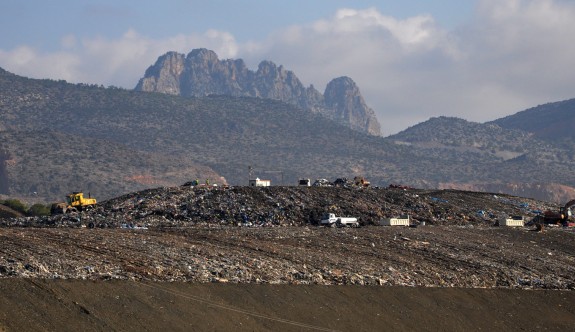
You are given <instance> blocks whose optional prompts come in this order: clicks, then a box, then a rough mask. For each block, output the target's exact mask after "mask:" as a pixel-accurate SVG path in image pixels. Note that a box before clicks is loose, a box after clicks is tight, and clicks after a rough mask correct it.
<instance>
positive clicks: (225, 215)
mask: <svg viewBox="0 0 575 332" xmlns="http://www.w3.org/2000/svg"><path fill="white" fill-rule="evenodd" d="M549 209H551V210H557V209H558V207H556V206H553V205H552V204H548V203H545V202H540V201H535V200H532V199H525V198H518V197H513V196H507V195H496V194H490V193H477V192H463V191H455V190H417V189H411V190H404V189H393V188H361V187H355V186H352V187H345V186H344V187H299V186H298V187H229V188H223V187H209V186H196V187H193V186H180V187H174V188H156V189H149V190H145V191H140V192H135V193H131V194H128V195H124V196H121V197H118V198H115V199H112V200H109V201H106V202H103V203H101V204H99V205H98V206H97V207H96V208H95V209H93V210H90V211H85V212H82V213H71V214H63V215H55V216H50V217H42V218H19V219H3V220H0V226H2V225H4V226H35V227H65V226H70V227H82V226H84V227H89V228H108V227H115V228H120V227H122V226H124V227H136V226H140V227H143V226H145V227H160V226H161V227H181V226H194V225H205V224H211V225H234V226H262V227H266V226H303V225H318V223H319V220H320V218H321V216H322V215H323V214H324V213H326V212H331V213H335V214H336V215H338V216H344V217H345V216H353V217H357V218H358V219H359V222H360V224H361V225H363V226H365V225H374V224H379V221H380V220H381V219H382V218H393V217H397V216H401V215H409V216H410V217H411V219H412V220H413V222H414V224H416V225H417V224H421V223H425V224H426V225H474V226H493V225H495V224H496V222H497V219H498V218H501V217H505V216H512V215H522V216H525V218H526V220H530V219H532V218H533V217H535V216H536V215H537V213H540V211H545V210H549Z"/></svg>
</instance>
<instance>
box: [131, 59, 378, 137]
mask: <svg viewBox="0 0 575 332" xmlns="http://www.w3.org/2000/svg"><path fill="white" fill-rule="evenodd" d="M136 90H137V91H147V92H161V93H167V94H172V95H180V96H184V97H204V96H208V95H226V96H234V97H256V98H266V99H274V100H280V101H283V102H286V103H289V104H292V105H296V106H298V107H300V108H302V109H304V110H309V111H312V112H317V113H320V114H323V115H325V116H326V117H328V118H330V119H332V120H336V121H338V122H340V123H342V124H344V125H346V126H349V127H350V128H352V129H354V130H358V131H361V132H365V133H368V134H371V135H377V136H380V135H381V129H380V124H379V122H378V120H377V118H376V116H375V113H374V111H373V110H372V109H371V108H369V107H368V106H367V104H366V103H365V100H364V99H363V97H362V95H361V93H360V91H359V88H358V87H357V85H356V84H355V82H354V81H353V80H352V79H351V78H349V77H345V76H344V77H339V78H335V79H333V80H331V81H330V82H329V83H328V84H327V86H326V88H325V92H324V94H321V93H320V92H319V91H317V90H316V89H315V88H314V87H313V85H311V86H309V87H304V85H303V84H302V83H301V81H300V80H299V79H298V77H297V76H296V75H295V73H294V72H292V71H290V70H286V69H285V68H284V67H283V66H281V65H280V66H277V65H276V64H274V63H273V62H271V61H262V62H260V64H259V66H258V69H257V71H255V72H254V71H251V70H249V69H247V67H246V65H245V63H244V61H243V60H242V59H235V60H234V59H229V60H220V59H218V56H217V54H216V53H215V52H214V51H211V50H207V49H195V50H192V51H191V52H190V53H189V54H188V55H187V56H186V55H184V54H180V53H176V52H168V53H166V54H164V55H162V56H160V57H159V58H158V60H157V61H156V63H155V64H154V65H152V66H150V67H149V68H148V69H147V70H146V73H145V76H144V77H143V78H142V79H140V81H139V82H138V84H137V86H136Z"/></svg>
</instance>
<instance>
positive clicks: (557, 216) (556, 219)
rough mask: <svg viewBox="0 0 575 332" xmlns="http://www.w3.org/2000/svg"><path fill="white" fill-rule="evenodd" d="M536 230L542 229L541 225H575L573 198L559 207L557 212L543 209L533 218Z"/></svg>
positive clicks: (574, 200) (574, 202)
mask: <svg viewBox="0 0 575 332" xmlns="http://www.w3.org/2000/svg"><path fill="white" fill-rule="evenodd" d="M533 221H534V223H535V225H536V226H537V230H542V229H543V225H557V224H561V225H563V226H564V227H575V199H573V200H570V201H569V202H567V203H566V204H565V205H564V206H562V207H560V208H559V212H556V211H545V212H544V213H543V214H542V215H539V216H537V217H535V218H534V219H533Z"/></svg>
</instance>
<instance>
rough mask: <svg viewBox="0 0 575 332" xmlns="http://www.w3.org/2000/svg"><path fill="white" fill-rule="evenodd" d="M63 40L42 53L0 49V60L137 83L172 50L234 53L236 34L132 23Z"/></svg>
mask: <svg viewBox="0 0 575 332" xmlns="http://www.w3.org/2000/svg"><path fill="white" fill-rule="evenodd" d="M61 46H62V50H61V51H59V52H55V53H41V52H39V51H37V50H34V49H32V48H30V47H27V46H20V47H17V48H15V49H13V50H10V51H2V50H0V66H1V67H2V68H4V69H6V70H8V71H10V72H13V73H15V74H18V75H22V76H26V77H31V78H52V79H64V80H67V81H69V82H72V83H91V84H103V85H105V86H107V85H115V86H121V87H125V88H133V87H134V86H135V85H136V83H137V82H138V79H139V78H141V77H142V76H143V74H144V71H145V70H146V68H147V67H148V66H150V65H152V64H153V63H154V62H155V61H156V59H157V58H158V57H159V56H160V55H162V54H164V53H166V52H168V51H177V52H181V53H185V54H187V53H188V52H189V51H191V50H192V49H193V48H199V47H205V48H209V49H212V50H214V51H215V52H216V53H218V55H219V56H225V57H235V56H236V55H237V54H236V53H237V48H238V47H237V46H236V42H235V40H234V37H233V35H231V34H230V33H227V32H221V31H217V30H209V31H207V32H205V33H203V34H191V35H184V34H179V35H175V36H172V37H170V38H166V39H162V40H155V39H151V38H148V37H146V36H142V35H140V34H138V32H137V31H136V30H134V29H129V30H128V31H126V32H125V33H124V34H123V35H122V36H121V37H120V38H118V39H107V38H104V37H94V38H82V39H79V38H77V37H76V36H75V35H73V34H69V35H66V36H64V37H63V38H62V39H61Z"/></svg>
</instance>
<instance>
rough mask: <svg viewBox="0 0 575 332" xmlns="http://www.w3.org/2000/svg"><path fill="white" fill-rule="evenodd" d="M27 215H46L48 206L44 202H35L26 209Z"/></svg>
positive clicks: (48, 210)
mask: <svg viewBox="0 0 575 332" xmlns="http://www.w3.org/2000/svg"><path fill="white" fill-rule="evenodd" d="M28 215H30V216H33V217H36V216H48V215H50V207H49V206H46V205H44V204H40V203H36V204H34V205H32V206H31V207H30V208H29V209H28Z"/></svg>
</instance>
